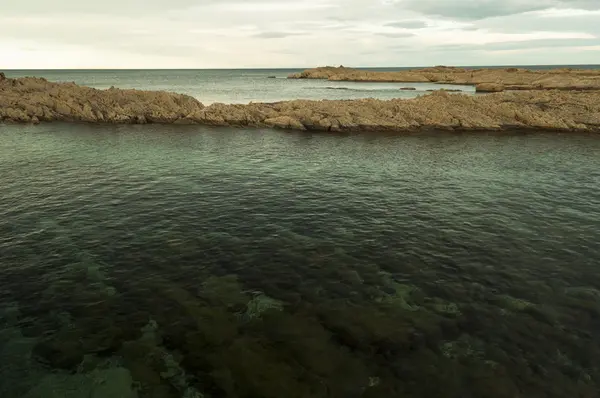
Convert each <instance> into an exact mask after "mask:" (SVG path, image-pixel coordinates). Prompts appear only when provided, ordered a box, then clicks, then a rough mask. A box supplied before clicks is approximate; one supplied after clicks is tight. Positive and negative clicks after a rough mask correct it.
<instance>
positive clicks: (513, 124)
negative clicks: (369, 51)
mask: <svg viewBox="0 0 600 398" xmlns="http://www.w3.org/2000/svg"><path fill="white" fill-rule="evenodd" d="M334 69H337V68H334ZM361 73H367V72H364V71H361ZM369 73H370V72H369ZM448 73H450V72H448ZM474 73H475V72H474ZM513 74H519V72H515V73H513ZM484 88H485V86H484ZM493 88H494V90H496V91H497V90H498V88H497V87H496V86H493ZM480 89H481V87H480ZM489 89H490V88H489V87H488V90H489ZM446 91H447V90H446ZM446 91H440V90H438V91H434V92H432V93H431V94H429V95H424V96H421V97H418V98H413V99H408V100H404V99H392V100H377V99H372V98H371V99H359V100H323V101H309V100H295V101H283V102H277V103H271V104H268V103H250V104H247V105H240V104H232V105H227V104H212V105H210V106H207V107H205V106H204V105H202V103H200V102H199V101H198V100H196V99H194V98H192V97H189V96H186V95H181V94H174V93H166V92H155V91H140V90H120V89H115V88H111V89H108V90H96V89H93V88H89V87H81V86H77V85H75V84H73V83H51V82H48V81H46V80H44V79H37V78H22V79H5V80H3V81H1V82H0V121H8V122H16V123H30V122H33V123H37V122H38V121H39V122H50V121H63V122H69V121H79V122H90V123H128V124H144V123H176V124H206V125H218V126H240V127H277V128H285V129H296V130H317V131H346V132H350V131H359V132H365V131H390V132H398V133H400V132H414V131H423V130H431V129H445V130H455V131H479V130H514V129H529V130H538V131H542V130H546V131H548V130H550V131H555V130H578V131H600V90H596V91H593V90H591V91H590V90H588V91H585V90H583V89H582V90H577V91H574V90H569V89H567V88H562V89H560V90H540V89H538V90H518V91H510V92H501V93H493V94H487V95H480V96H471V95H464V94H460V93H459V94H453V95H450V94H449V93H448V92H446Z"/></svg>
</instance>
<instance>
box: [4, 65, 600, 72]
mask: <svg viewBox="0 0 600 398" xmlns="http://www.w3.org/2000/svg"><path fill="white" fill-rule="evenodd" d="M325 66H329V67H337V66H335V65H323V66H309V67H301V66H300V67H239V68H75V67H72V68H71V67H69V68H2V67H0V71H51V70H61V71H64V70H90V71H102V70H107V71H116V70H118V71H145V70H147V71H157V70H277V69H279V70H297V69H299V70H306V69H314V68H318V67H325ZM338 66H341V65H338ZM435 66H449V67H459V68H475V67H477V68H485V67H488V68H489V67H495V68H498V67H516V66H521V67H524V66H600V63H598V64H564V63H561V64H497V65H492V64H486V65H484V64H480V65H443V64H438V65H421V66H348V68H350V69H392V68H403V69H405V68H431V67H435Z"/></svg>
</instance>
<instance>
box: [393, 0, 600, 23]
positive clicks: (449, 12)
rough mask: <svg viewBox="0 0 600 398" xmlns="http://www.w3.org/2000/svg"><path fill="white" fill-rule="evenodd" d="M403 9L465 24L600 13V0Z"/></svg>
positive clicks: (430, 4) (433, 3) (409, 0)
mask: <svg viewBox="0 0 600 398" xmlns="http://www.w3.org/2000/svg"><path fill="white" fill-rule="evenodd" d="M399 6H400V7H402V8H406V9H409V10H412V11H417V12H419V13H422V14H425V15H431V16H439V17H448V18H455V19H463V20H478V19H485V18H492V17H501V16H507V15H515V14H522V13H525V12H530V11H540V10H545V9H549V8H575V9H584V10H597V9H600V2H599V1H598V0H536V1H531V0H502V1H499V0H452V1H443V2H442V1H438V0H403V1H402V2H401V3H399Z"/></svg>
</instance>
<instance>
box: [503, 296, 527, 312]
mask: <svg viewBox="0 0 600 398" xmlns="http://www.w3.org/2000/svg"><path fill="white" fill-rule="evenodd" d="M500 303H501V305H502V307H504V308H506V309H508V310H511V311H526V310H528V309H530V308H532V307H534V306H535V304H533V303H532V302H529V301H527V300H523V299H520V298H516V297H512V296H508V295H503V296H500Z"/></svg>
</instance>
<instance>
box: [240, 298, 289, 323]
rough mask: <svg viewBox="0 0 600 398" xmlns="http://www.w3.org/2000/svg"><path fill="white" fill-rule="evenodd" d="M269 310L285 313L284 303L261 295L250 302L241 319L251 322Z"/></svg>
mask: <svg viewBox="0 0 600 398" xmlns="http://www.w3.org/2000/svg"><path fill="white" fill-rule="evenodd" d="M269 310H273V311H283V302H281V301H279V300H275V299H274V298H271V297H269V296H267V295H266V294H263V293H260V294H257V295H256V296H255V297H254V298H253V299H252V300H250V301H249V302H248V305H247V308H246V311H245V312H244V313H243V314H241V318H242V319H243V320H246V321H249V320H251V319H254V318H258V317H260V316H261V314H263V313H264V312H266V311H269Z"/></svg>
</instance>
